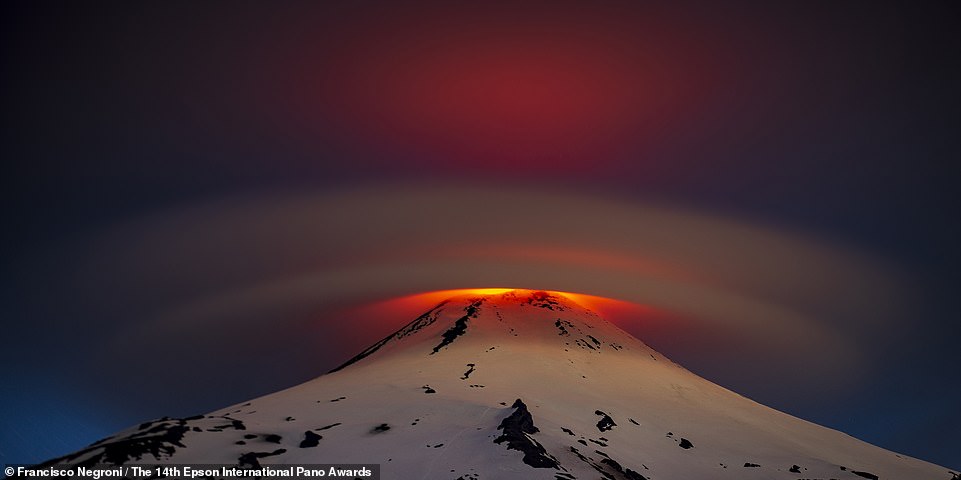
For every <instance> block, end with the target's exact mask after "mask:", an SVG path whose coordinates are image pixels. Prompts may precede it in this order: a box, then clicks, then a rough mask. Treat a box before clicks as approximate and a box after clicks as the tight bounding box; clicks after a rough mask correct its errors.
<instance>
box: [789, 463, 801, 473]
mask: <svg viewBox="0 0 961 480" xmlns="http://www.w3.org/2000/svg"><path fill="white" fill-rule="evenodd" d="M788 471H789V472H791V473H801V467H799V466H797V465H791V468H789V469H788Z"/></svg>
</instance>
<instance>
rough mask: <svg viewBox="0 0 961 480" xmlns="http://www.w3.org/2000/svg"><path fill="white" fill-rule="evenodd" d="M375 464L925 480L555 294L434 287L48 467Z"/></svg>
mask: <svg viewBox="0 0 961 480" xmlns="http://www.w3.org/2000/svg"><path fill="white" fill-rule="evenodd" d="M134 461H143V462H147V463H156V462H175V463H198V464H200V463H204V464H210V463H228V464H237V465H240V466H246V465H251V466H256V465H260V464H274V463H291V464H294V463H296V464H304V463H357V464H360V463H379V464H380V465H381V472H382V476H383V478H385V479H415V478H416V479H420V478H426V479H435V478H437V479H451V480H454V479H471V480H480V479H499V478H519V479H560V480H572V479H597V478H604V479H609V480H638V479H681V478H683V479H725V478H732V479H752V478H753V479H779V478H784V479H800V478H821V479H832V478H833V479H852V480H857V479H865V478H867V479H934V480H938V479H940V480H951V479H952V478H955V479H956V478H957V476H956V475H955V474H954V473H953V472H949V471H948V470H947V469H946V468H942V467H939V466H937V465H933V464H930V463H926V462H923V461H920V460H917V459H914V458H910V457H906V456H902V455H898V454H896V453H893V452H890V451H887V450H884V449H881V448H879V447H875V446H873V445H870V444H867V443H865V442H862V441H860V440H857V439H855V438H852V437H850V436H848V435H845V434H843V433H841V432H837V431H834V430H830V429H828V428H824V427H820V426H818V425H815V424H812V423H809V422H806V421H804V420H800V419H798V418H795V417H792V416H790V415H787V414H785V413H782V412H779V411H776V410H773V409H771V408H768V407H765V406H763V405H760V404H758V403H756V402H753V401H751V400H749V399H747V398H744V397H742V396H740V395H738V394H736V393H734V392H731V391H730V390H727V389H725V388H722V387H720V386H718V385H715V384H713V383H711V382H709V381H707V380H705V379H703V378H701V377H698V376H697V375H694V374H693V373H691V372H689V371H687V370H685V369H684V368H682V367H680V366H679V365H677V364H675V363H673V362H671V361H670V360H668V359H667V358H665V357H664V356H663V355H661V354H659V353H657V352H655V351H654V350H652V349H651V348H650V347H648V346H647V345H645V344H644V343H642V342H641V341H639V340H638V339H636V338H634V337H632V336H631V335H629V334H627V333H626V332H624V331H622V330H620V329H619V328H617V327H616V326H614V325H613V324H611V323H609V322H607V321H605V320H604V319H602V318H600V317H599V316H598V315H597V314H595V313H594V312H592V311H590V310H588V309H586V308H584V307H582V306H581V305H579V304H577V303H575V302H574V301H572V300H570V299H569V298H567V297H565V296H563V295H561V294H554V293H548V292H537V291H528V290H513V291H508V292H504V293H498V294H490V295H467V296H460V297H455V298H451V299H448V300H446V301H444V302H442V303H440V304H439V305H437V306H436V307H434V308H433V309H431V310H430V311H428V312H427V313H425V314H423V315H422V316H420V317H419V318H417V319H416V320H414V321H413V322H411V323H410V324H408V325H406V326H405V327H403V328H401V329H400V330H399V331H397V332H396V333H394V334H392V335H390V336H388V337H387V338H385V339H383V340H381V341H380V342H377V343H376V344H374V345H372V346H371V347H369V348H367V349H366V350H364V351H363V352H361V353H360V354H358V355H357V356H355V357H354V358H352V359H351V360H350V361H348V362H347V363H345V364H344V365H341V366H340V367H338V368H336V369H334V370H333V371H332V372H330V373H328V374H326V375H323V376H321V377H318V378H316V379H314V380H311V381H309V382H306V383H304V384H301V385H298V386H296V387H293V388H290V389H287V390H283V391H280V392H277V393H274V394H271V395H267V396H264V397H261V398H258V399H255V400H251V401H249V402H246V403H243V404H240V405H235V406H232V407H228V408H225V409H223V410H219V411H216V412H213V413H210V414H207V415H199V416H196V417H190V418H183V419H171V418H163V419H160V420H155V421H152V422H146V423H144V424H141V425H139V426H138V427H134V428H131V429H129V430H126V431H123V432H120V433H118V434H117V435H115V436H112V437H109V438H107V439H104V440H101V441H99V442H97V443H95V444H93V445H91V446H90V447H88V448H86V449H83V450H81V451H79V452H76V453H73V454H71V455H67V456H65V457H63V458H60V459H56V460H52V461H51V462H48V463H60V464H62V463H68V464H75V465H80V464H102V463H107V464H122V463H124V462H134Z"/></svg>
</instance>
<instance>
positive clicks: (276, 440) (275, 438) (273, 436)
mask: <svg viewBox="0 0 961 480" xmlns="http://www.w3.org/2000/svg"><path fill="white" fill-rule="evenodd" d="M283 438H284V437H281V436H280V435H277V434H276V433H271V434H270V435H267V436H266V437H264V441H265V442H268V443H278V444H279V443H280V441H281V440H282V439H283Z"/></svg>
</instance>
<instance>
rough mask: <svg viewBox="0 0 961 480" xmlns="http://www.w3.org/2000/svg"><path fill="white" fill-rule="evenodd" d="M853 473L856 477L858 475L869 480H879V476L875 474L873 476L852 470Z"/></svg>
mask: <svg viewBox="0 0 961 480" xmlns="http://www.w3.org/2000/svg"><path fill="white" fill-rule="evenodd" d="M851 473H853V474H855V475H857V476H859V477H864V478H867V479H868V480H878V476H877V475H875V474H873V473H868V472H859V471H857V470H851Z"/></svg>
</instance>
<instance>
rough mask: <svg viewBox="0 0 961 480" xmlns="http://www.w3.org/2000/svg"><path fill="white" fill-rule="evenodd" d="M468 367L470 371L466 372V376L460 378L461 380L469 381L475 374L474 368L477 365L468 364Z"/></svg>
mask: <svg viewBox="0 0 961 480" xmlns="http://www.w3.org/2000/svg"><path fill="white" fill-rule="evenodd" d="M467 366H468V367H470V369H468V370H467V371H466V372H464V376H463V377H460V379H461V380H467V378H468V377H470V374H472V373H474V366H475V365H474V364H473V363H468V364H467Z"/></svg>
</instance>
